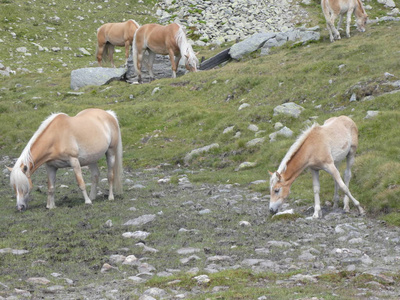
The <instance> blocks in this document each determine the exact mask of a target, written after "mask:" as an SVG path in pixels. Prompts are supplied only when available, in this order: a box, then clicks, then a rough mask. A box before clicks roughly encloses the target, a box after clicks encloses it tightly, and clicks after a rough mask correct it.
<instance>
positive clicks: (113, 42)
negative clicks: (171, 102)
mask: <svg viewBox="0 0 400 300" xmlns="http://www.w3.org/2000/svg"><path fill="white" fill-rule="evenodd" d="M138 28H139V24H138V23H137V22H136V21H134V20H128V21H126V22H122V23H107V24H104V25H102V26H100V27H99V29H97V49H96V58H97V62H98V63H99V66H101V62H102V61H105V60H107V59H108V60H109V61H110V62H111V65H112V66H113V67H115V65H114V59H113V54H114V48H115V46H119V47H125V58H126V60H125V64H126V63H127V61H128V57H129V46H132V41H133V36H134V35H135V32H136V30H137V29H138Z"/></svg>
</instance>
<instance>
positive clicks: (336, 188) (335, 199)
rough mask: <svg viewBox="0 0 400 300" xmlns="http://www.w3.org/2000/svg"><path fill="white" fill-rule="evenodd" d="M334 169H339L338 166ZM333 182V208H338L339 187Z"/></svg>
mask: <svg viewBox="0 0 400 300" xmlns="http://www.w3.org/2000/svg"><path fill="white" fill-rule="evenodd" d="M335 167H336V169H339V164H335ZM334 182H335V192H334V194H333V208H338V207H339V185H338V183H337V182H336V180H334Z"/></svg>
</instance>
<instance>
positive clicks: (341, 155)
mask: <svg viewBox="0 0 400 300" xmlns="http://www.w3.org/2000/svg"><path fill="white" fill-rule="evenodd" d="M338 146H339V145H338ZM338 146H335V147H332V149H331V154H332V158H333V160H334V161H335V162H341V161H342V160H343V159H345V158H346V156H347V154H349V151H350V143H349V142H345V143H343V144H342V145H341V147H338Z"/></svg>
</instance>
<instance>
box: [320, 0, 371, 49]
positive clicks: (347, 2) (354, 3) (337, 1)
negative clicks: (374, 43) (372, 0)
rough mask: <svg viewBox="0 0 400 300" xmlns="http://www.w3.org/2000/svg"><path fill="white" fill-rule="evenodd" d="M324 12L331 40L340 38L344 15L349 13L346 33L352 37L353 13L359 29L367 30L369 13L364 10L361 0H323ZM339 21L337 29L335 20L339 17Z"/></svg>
mask: <svg viewBox="0 0 400 300" xmlns="http://www.w3.org/2000/svg"><path fill="white" fill-rule="evenodd" d="M321 7H322V12H323V13H324V16H325V19H326V27H327V28H328V32H329V37H330V40H331V42H333V41H334V40H335V39H336V40H340V33H339V29H340V26H341V25H342V21H343V15H344V14H346V13H347V23H346V34H347V37H350V22H351V15H352V14H353V13H354V15H355V16H356V23H357V29H358V30H359V31H361V32H364V31H365V24H366V23H367V19H368V15H367V13H366V12H365V10H364V7H363V5H362V2H361V0H321ZM338 16H339V17H340V18H339V22H338V25H337V29H336V28H335V20H336V18H337V17H338Z"/></svg>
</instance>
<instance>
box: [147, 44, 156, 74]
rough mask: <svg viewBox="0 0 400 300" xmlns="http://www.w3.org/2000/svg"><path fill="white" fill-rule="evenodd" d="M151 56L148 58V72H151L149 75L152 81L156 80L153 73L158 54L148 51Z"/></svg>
mask: <svg viewBox="0 0 400 300" xmlns="http://www.w3.org/2000/svg"><path fill="white" fill-rule="evenodd" d="M148 52H149V56H148V58H147V70H149V75H150V80H151V81H152V80H154V79H156V77H155V76H154V73H153V64H154V59H155V58H156V54H155V52H153V51H150V50H148Z"/></svg>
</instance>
